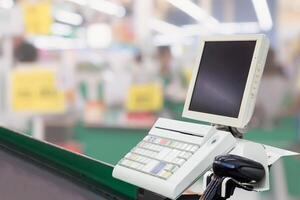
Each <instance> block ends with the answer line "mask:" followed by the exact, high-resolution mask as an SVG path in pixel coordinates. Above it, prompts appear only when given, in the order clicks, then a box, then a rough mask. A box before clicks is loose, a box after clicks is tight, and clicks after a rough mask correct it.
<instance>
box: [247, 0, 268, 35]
mask: <svg viewBox="0 0 300 200" xmlns="http://www.w3.org/2000/svg"><path fill="white" fill-rule="evenodd" d="M252 3H253V6H254V9H255V12H256V16H257V19H258V22H259V25H260V28H261V29H262V30H264V31H269V30H271V29H272V27H273V21H272V17H271V13H270V9H269V6H268V3H267V1H266V0H252Z"/></svg>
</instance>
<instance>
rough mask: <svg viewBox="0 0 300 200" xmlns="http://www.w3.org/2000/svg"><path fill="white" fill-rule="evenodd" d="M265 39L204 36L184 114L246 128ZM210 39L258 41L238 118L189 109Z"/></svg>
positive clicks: (261, 35) (240, 36)
mask: <svg viewBox="0 0 300 200" xmlns="http://www.w3.org/2000/svg"><path fill="white" fill-rule="evenodd" d="M264 40H266V37H265V36H264V35H263V34H255V35H230V36H209V37H203V38H202V39H201V41H200V54H199V57H198V58H197V60H196V63H195V68H194V70H193V74H192V78H191V81H190V84H189V89H188V92H187V97H186V101H185V104H184V108H183V113H182V116H183V117H185V118H190V119H195V120H199V121H203V122H210V123H213V124H219V125H225V126H231V127H237V128H244V127H245V126H246V125H247V123H248V122H249V120H250V118H251V116H249V115H252V111H253V110H252V111H251V109H253V108H251V106H252V107H253V106H254V105H255V100H256V95H255V98H254V97H253V94H252V96H251V92H252V87H253V81H254V80H255V79H254V78H255V74H256V72H257V68H258V67H260V66H259V65H260V64H261V63H259V59H261V58H262V56H261V55H262V54H264V53H266V52H265V51H264ZM209 41H256V45H255V49H254V53H253V57H252V61H251V65H250V70H249V74H248V78H247V82H246V86H245V90H244V94H243V98H242V102H241V106H240V112H239V115H238V117H237V118H233V117H227V116H221V115H215V114H209V113H203V112H196V111H192V110H189V105H190V102H191V98H192V94H193V89H194V85H195V81H196V77H197V74H198V70H199V65H200V61H201V58H202V54H203V50H204V46H205V42H209ZM264 59H265V58H264ZM263 64H264V61H263ZM253 101H254V105H253ZM251 103H252V105H251Z"/></svg>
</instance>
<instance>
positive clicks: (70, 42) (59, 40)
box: [29, 36, 86, 50]
mask: <svg viewBox="0 0 300 200" xmlns="http://www.w3.org/2000/svg"><path fill="white" fill-rule="evenodd" d="M29 40H30V41H31V42H32V43H33V44H34V45H35V46H36V47H37V48H39V49H47V50H66V49H84V48H86V45H85V41H84V40H81V39H69V38H64V37H60V36H34V37H31V38H29Z"/></svg>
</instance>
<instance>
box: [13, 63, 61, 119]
mask: <svg viewBox="0 0 300 200" xmlns="http://www.w3.org/2000/svg"><path fill="white" fill-rule="evenodd" d="M11 103H12V104H11V106H12V110H13V111H15V112H30V113H61V112H63V111H65V109H66V105H65V104H66V103H65V95H64V92H63V91H61V90H59V88H58V87H57V81H56V73H55V70H52V69H47V68H36V67H33V68H29V69H28V68H23V69H16V70H14V71H13V73H12V75H11Z"/></svg>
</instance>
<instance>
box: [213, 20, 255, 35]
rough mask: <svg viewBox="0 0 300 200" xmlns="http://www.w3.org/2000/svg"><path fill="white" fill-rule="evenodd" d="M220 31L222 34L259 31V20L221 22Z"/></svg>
mask: <svg viewBox="0 0 300 200" xmlns="http://www.w3.org/2000/svg"><path fill="white" fill-rule="evenodd" d="M218 32H219V33H222V34H235V33H258V32H260V25H259V24H258V23H257V22H240V23H221V24H220V25H219V30H218Z"/></svg>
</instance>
